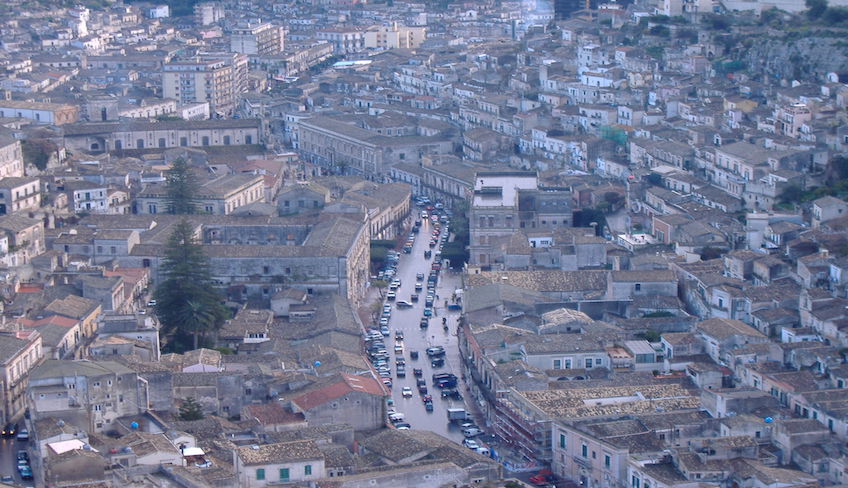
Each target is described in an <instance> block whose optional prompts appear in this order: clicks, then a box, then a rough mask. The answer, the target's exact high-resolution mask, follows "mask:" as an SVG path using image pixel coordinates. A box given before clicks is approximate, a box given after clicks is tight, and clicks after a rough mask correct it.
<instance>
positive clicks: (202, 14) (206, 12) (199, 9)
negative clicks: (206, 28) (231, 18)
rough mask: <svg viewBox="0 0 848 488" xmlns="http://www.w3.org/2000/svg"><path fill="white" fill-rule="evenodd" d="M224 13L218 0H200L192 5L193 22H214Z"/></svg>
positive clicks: (203, 23) (202, 23)
mask: <svg viewBox="0 0 848 488" xmlns="http://www.w3.org/2000/svg"><path fill="white" fill-rule="evenodd" d="M224 15H225V10H224V6H223V5H222V4H220V3H218V2H202V3H198V4H195V6H194V23H195V24H197V25H211V24H214V23H216V22H218V21H219V20H221V19H223V18H224Z"/></svg>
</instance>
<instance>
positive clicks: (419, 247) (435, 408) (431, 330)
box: [366, 200, 488, 454]
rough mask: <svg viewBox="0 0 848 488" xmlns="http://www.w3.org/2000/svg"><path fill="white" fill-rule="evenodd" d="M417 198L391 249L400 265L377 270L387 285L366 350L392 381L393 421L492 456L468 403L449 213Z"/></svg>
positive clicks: (380, 372)
mask: <svg viewBox="0 0 848 488" xmlns="http://www.w3.org/2000/svg"><path fill="white" fill-rule="evenodd" d="M417 203H418V210H417V213H416V215H415V216H414V218H413V220H414V221H415V225H414V226H413V229H412V231H411V232H410V234H409V235H408V236H407V237H408V239H407V241H406V245H405V246H403V248H402V250H400V251H399V252H397V253H396V254H395V253H390V255H389V261H390V262H396V263H397V264H396V266H389V269H387V270H383V271H381V276H379V277H380V278H381V279H384V280H385V281H386V282H387V283H388V284H389V286H388V287H387V289H386V290H387V291H386V293H385V299H384V300H383V305H382V309H381V310H382V312H381V313H380V316H379V318H378V319H376V321H375V323H373V324H371V325H370V328H369V329H368V332H367V337H366V347H367V352H368V355H369V357H370V358H371V361H372V364H373V365H374V369H375V372H376V374H377V375H378V376H379V377H380V378H381V380H382V381H383V383H384V384H386V385H387V386H390V390H391V400H390V401H389V405H388V411H389V419H388V420H389V421H390V423H391V425H393V426H394V427H395V428H398V429H423V430H428V431H431V432H435V433H438V434H440V435H442V436H445V437H448V438H450V439H453V440H454V441H456V442H458V443H463V444H465V445H466V446H467V447H469V448H470V449H475V450H477V451H478V452H480V453H481V454H488V449H487V448H486V446H485V445H484V444H483V442H482V441H479V440H475V438H478V437H479V436H480V435H481V434H483V430H482V428H480V427H478V426H477V425H474V424H473V422H472V421H471V420H470V418H471V417H470V415H469V414H468V412H467V408H466V403H465V393H466V391H467V390H466V386H465V380H464V378H463V377H462V375H461V367H460V359H459V349H458V347H457V336H456V329H457V323H458V320H459V316H460V310H461V307H460V304H459V302H460V301H461V300H460V299H459V297H458V293H457V290H458V289H459V288H461V283H460V275H459V273H454V272H451V271H449V270H447V269H446V267H447V264H448V263H445V262H443V261H442V258H441V248H442V245H443V244H444V243H445V242H447V241H448V240H449V238H450V235H451V234H450V223H449V217H448V215H446V214H445V213H444V212H442V211H441V209H440V208H436V207H434V206H432V205H429V202H426V201H422V200H419V201H418V202H417ZM439 207H440V206H439Z"/></svg>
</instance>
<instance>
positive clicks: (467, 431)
mask: <svg viewBox="0 0 848 488" xmlns="http://www.w3.org/2000/svg"><path fill="white" fill-rule="evenodd" d="M482 433H483V431H482V430H480V429H479V428H478V427H466V428H464V429H462V435H464V436H465V437H474V436H478V435H480V434H482Z"/></svg>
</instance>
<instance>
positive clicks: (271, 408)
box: [244, 402, 306, 425]
mask: <svg viewBox="0 0 848 488" xmlns="http://www.w3.org/2000/svg"><path fill="white" fill-rule="evenodd" d="M244 408H245V410H247V411H248V414H249V415H252V416H254V417H256V420H258V421H259V423H260V424H262V425H286V424H298V423H302V422H304V421H305V420H306V419H305V417H304V416H303V414H302V413H291V412H289V411H287V410H286V409H285V408H283V406H282V405H280V403H279V402H271V403H265V404H262V405H248V406H246V407H244Z"/></svg>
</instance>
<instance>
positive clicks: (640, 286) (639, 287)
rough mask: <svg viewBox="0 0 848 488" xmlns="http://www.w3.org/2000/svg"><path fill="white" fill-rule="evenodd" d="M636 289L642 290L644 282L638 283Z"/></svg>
mask: <svg viewBox="0 0 848 488" xmlns="http://www.w3.org/2000/svg"><path fill="white" fill-rule="evenodd" d="M636 291H642V283H636Z"/></svg>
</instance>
